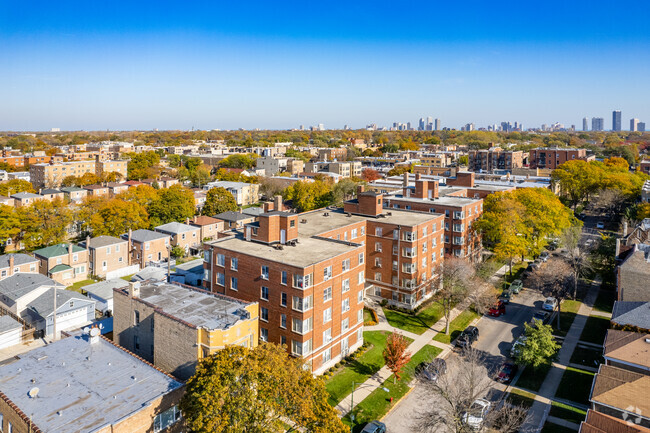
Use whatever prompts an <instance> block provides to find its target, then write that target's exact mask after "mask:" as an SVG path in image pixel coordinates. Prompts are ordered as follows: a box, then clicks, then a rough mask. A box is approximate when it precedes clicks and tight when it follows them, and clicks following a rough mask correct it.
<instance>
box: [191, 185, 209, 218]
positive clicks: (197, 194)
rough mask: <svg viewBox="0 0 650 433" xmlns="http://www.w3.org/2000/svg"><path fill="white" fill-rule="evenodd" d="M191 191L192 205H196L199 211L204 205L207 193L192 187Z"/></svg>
mask: <svg viewBox="0 0 650 433" xmlns="http://www.w3.org/2000/svg"><path fill="white" fill-rule="evenodd" d="M192 192H193V193H194V207H196V211H197V213H199V212H201V209H203V206H205V201H206V200H207V197H208V193H207V192H206V191H204V190H202V189H193V190H192Z"/></svg>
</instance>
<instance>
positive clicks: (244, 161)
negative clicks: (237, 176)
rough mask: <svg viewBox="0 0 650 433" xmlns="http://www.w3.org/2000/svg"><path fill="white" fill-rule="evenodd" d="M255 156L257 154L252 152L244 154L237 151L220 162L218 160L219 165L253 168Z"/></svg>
mask: <svg viewBox="0 0 650 433" xmlns="http://www.w3.org/2000/svg"><path fill="white" fill-rule="evenodd" d="M257 158H258V156H257V155H255V154H254V153H249V154H246V155H244V154H241V153H237V154H234V155H230V156H229V157H227V158H225V159H223V160H221V162H219V167H227V168H243V169H248V168H253V167H255V161H256V160H257Z"/></svg>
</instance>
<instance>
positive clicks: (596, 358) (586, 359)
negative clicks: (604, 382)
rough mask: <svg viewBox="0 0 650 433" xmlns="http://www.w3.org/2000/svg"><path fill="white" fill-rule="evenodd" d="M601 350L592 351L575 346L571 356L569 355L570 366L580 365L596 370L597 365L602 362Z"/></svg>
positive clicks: (591, 349) (592, 349)
mask: <svg viewBox="0 0 650 433" xmlns="http://www.w3.org/2000/svg"><path fill="white" fill-rule="evenodd" d="M602 353H603V351H602V349H594V348H587V347H581V346H576V348H575V350H574V351H573V354H571V360H570V361H569V362H570V363H571V364H580V365H585V366H587V367H592V368H598V364H600V362H601V361H602Z"/></svg>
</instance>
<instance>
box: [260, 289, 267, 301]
mask: <svg viewBox="0 0 650 433" xmlns="http://www.w3.org/2000/svg"><path fill="white" fill-rule="evenodd" d="M260 297H261V298H262V299H263V300H265V301H268V300H269V288H268V287H264V286H262V289H261V293H260Z"/></svg>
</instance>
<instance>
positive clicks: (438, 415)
mask: <svg viewBox="0 0 650 433" xmlns="http://www.w3.org/2000/svg"><path fill="white" fill-rule="evenodd" d="M491 374H492V371H490V370H489V369H488V368H487V367H486V365H485V360H484V358H483V356H482V355H481V354H480V352H478V351H476V350H473V349H469V350H467V351H466V352H465V354H464V356H462V357H459V358H458V361H457V362H455V363H454V365H453V366H451V367H450V369H449V370H448V372H447V373H446V374H443V375H439V376H438V379H437V380H436V381H429V380H423V381H422V383H423V386H424V387H425V389H426V391H428V392H430V393H431V394H432V395H433V396H435V397H436V402H435V404H431V405H428V406H427V408H426V409H424V411H423V412H421V413H420V414H419V415H418V416H417V418H416V421H415V423H416V426H417V427H418V430H419V431H422V432H439V431H447V432H454V433H468V432H472V431H474V430H473V429H472V427H471V426H470V425H468V424H467V423H466V422H465V419H464V418H465V414H466V413H467V412H468V411H469V410H470V407H471V406H472V403H473V402H474V401H475V400H477V399H479V398H482V397H483V396H485V395H486V394H487V393H488V391H489V390H490V389H491V388H492V386H493V382H492V380H491V379H490V376H491ZM527 416H528V414H527V409H525V408H523V407H520V406H512V405H510V404H508V403H505V402H503V401H502V402H498V403H496V404H494V406H493V408H492V410H490V411H488V412H487V414H486V415H485V417H484V419H483V425H484V426H486V427H489V428H490V429H491V430H492V431H497V432H503V433H514V432H516V431H518V430H519V428H520V427H521V426H522V425H523V424H524V422H525V421H526V419H527Z"/></svg>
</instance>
